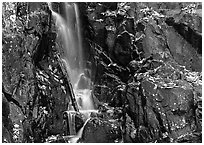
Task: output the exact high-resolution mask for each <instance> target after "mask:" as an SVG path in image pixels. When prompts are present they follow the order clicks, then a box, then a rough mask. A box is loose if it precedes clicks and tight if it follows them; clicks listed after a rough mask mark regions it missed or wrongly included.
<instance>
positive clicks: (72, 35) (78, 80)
mask: <svg viewBox="0 0 204 145" xmlns="http://www.w3.org/2000/svg"><path fill="white" fill-rule="evenodd" d="M49 7H50V10H51V11H52V15H53V18H54V20H55V22H56V26H57V28H58V38H59V45H61V47H60V48H61V49H60V50H59V51H60V55H61V59H62V62H63V65H64V67H65V68H66V70H67V72H68V73H69V74H68V75H69V77H70V81H71V84H72V86H73V87H72V88H73V92H74V95H75V98H76V100H77V104H78V108H79V111H80V113H82V114H84V116H85V118H86V119H88V118H89V116H90V113H91V112H95V111H96V110H94V104H93V101H92V95H91V93H92V91H91V89H90V88H91V80H90V79H89V78H88V77H87V76H86V75H85V73H84V69H85V66H84V64H85V63H84V61H85V59H84V58H83V50H82V49H83V47H82V38H81V30H80V19H79V10H78V6H77V4H76V3H60V7H59V9H60V13H57V12H55V11H54V10H53V9H52V4H51V3H49ZM66 113H67V114H68V124H69V132H70V135H75V137H76V138H79V137H80V136H81V134H82V130H83V127H82V128H81V129H80V131H79V132H78V133H76V131H75V124H74V123H75V114H76V112H75V111H74V109H73V106H72V105H71V103H70V104H69V105H68V108H67V111H66ZM86 122H87V121H86ZM85 124H86V123H85ZM85 124H84V125H85Z"/></svg>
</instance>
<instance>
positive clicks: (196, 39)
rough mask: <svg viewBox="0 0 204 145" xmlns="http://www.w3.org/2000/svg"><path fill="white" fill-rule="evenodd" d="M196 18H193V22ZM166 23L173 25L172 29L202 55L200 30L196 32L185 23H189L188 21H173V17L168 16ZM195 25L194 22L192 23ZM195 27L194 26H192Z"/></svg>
mask: <svg viewBox="0 0 204 145" xmlns="http://www.w3.org/2000/svg"><path fill="white" fill-rule="evenodd" d="M197 21H198V20H195V21H194V22H197ZM166 23H167V24H168V25H169V26H173V27H174V29H175V30H176V31H177V32H178V33H179V34H180V35H181V36H182V37H183V38H184V39H185V40H186V41H187V42H188V43H189V44H191V45H192V46H193V47H194V49H195V50H196V51H197V53H198V54H200V55H202V35H201V33H202V32H198V31H196V30H195V29H193V28H191V27H190V26H188V25H187V24H190V23H189V22H185V20H183V22H179V23H178V22H175V20H174V18H172V17H170V18H168V19H167V20H166ZM194 25H195V24H194ZM194 25H193V26H194ZM194 27H196V26H194Z"/></svg>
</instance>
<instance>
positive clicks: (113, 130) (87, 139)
mask: <svg viewBox="0 0 204 145" xmlns="http://www.w3.org/2000/svg"><path fill="white" fill-rule="evenodd" d="M120 140H121V130H120V128H119V126H118V123H117V122H115V121H114V122H110V121H108V120H103V119H99V118H96V117H94V118H91V119H90V120H89V121H88V122H87V123H86V125H85V126H84V130H83V132H82V137H81V138H80V139H79V142H82V143H115V142H119V141H120Z"/></svg>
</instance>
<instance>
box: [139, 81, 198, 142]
mask: <svg viewBox="0 0 204 145" xmlns="http://www.w3.org/2000/svg"><path fill="white" fill-rule="evenodd" d="M154 85H155V84H154V83H152V82H150V81H148V80H145V81H143V82H142V88H143V90H144V92H145V96H146V97H147V98H146V99H147V104H146V105H147V106H148V108H149V107H150V110H153V112H152V113H153V114H155V117H156V118H155V119H154V117H153V118H152V117H151V116H148V117H150V118H151V119H150V120H149V121H150V122H148V124H152V123H153V122H157V121H158V123H159V124H157V125H158V127H159V128H163V129H164V130H163V132H168V134H169V137H170V138H173V139H174V140H176V139H177V137H178V136H182V135H186V134H190V133H192V132H193V131H194V130H195V129H196V126H195V121H196V120H195V116H194V111H195V110H194V109H193V108H194V107H193V106H194V100H193V91H192V88H190V87H189V88H185V89H184V88H182V87H178V88H172V89H165V88H157V89H156V90H155V89H154ZM150 86H152V87H150ZM153 90H154V92H155V93H152V92H151V91H153ZM158 96H160V97H159V98H162V99H159V100H158ZM147 112H149V111H147ZM153 120H155V121H153ZM158 127H156V128H158ZM153 128H155V127H153Z"/></svg>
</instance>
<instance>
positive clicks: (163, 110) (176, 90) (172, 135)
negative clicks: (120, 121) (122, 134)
mask: <svg viewBox="0 0 204 145" xmlns="http://www.w3.org/2000/svg"><path fill="white" fill-rule="evenodd" d="M162 69H163V70H165V71H159V70H158V72H157V75H156V76H154V75H147V76H144V79H143V80H142V81H141V84H140V83H139V84H140V85H139V84H135V85H132V86H131V87H130V88H128V90H127V93H128V94H129V95H127V100H128V102H127V103H128V105H129V106H128V107H127V114H128V115H129V117H130V118H131V119H132V121H133V123H134V128H135V129H136V131H134V130H132V131H131V130H127V134H129V137H130V138H131V139H132V140H133V141H134V142H143V139H144V138H145V142H148V141H150V142H152V141H153V142H154V140H157V141H159V142H163V141H164V140H166V141H167V142H180V141H181V142H182V141H184V140H187V141H188V139H186V138H185V137H186V136H190V135H191V134H193V133H194V132H196V131H198V130H199V128H198V126H199V125H198V124H197V121H198V118H196V115H195V113H196V110H197V109H196V108H197V103H196V102H197V101H195V95H194V94H195V91H194V88H193V87H192V85H191V84H190V83H189V82H187V80H185V79H181V78H180V79H177V80H174V78H168V79H167V78H165V77H164V76H173V75H172V74H171V72H172V71H171V69H170V68H168V67H165V68H161V70H162ZM167 69H169V71H167ZM164 72H165V73H166V74H164ZM180 72H182V71H181V70H180ZM170 74H171V75H170ZM174 77H175V76H174ZM161 80H163V82H162V81H161ZM137 88H138V89H137ZM197 140H199V137H195V139H194V141H195V142H196V141H197ZM189 141H192V140H191V139H189Z"/></svg>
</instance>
